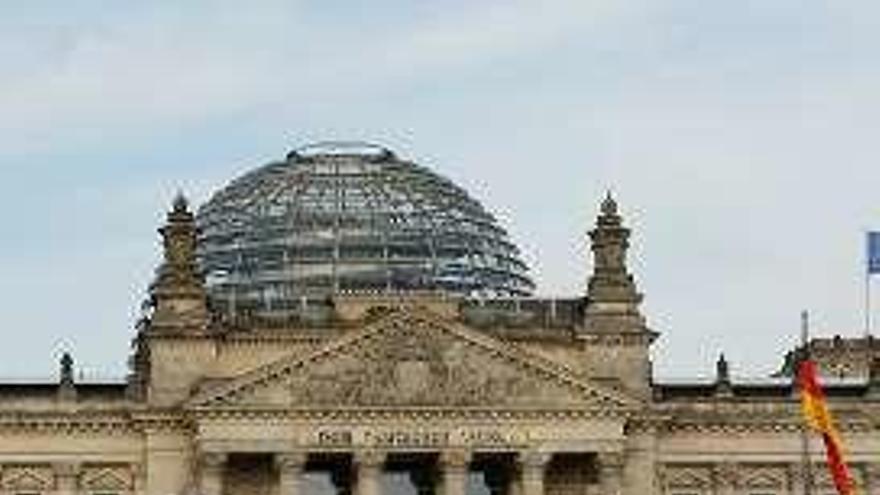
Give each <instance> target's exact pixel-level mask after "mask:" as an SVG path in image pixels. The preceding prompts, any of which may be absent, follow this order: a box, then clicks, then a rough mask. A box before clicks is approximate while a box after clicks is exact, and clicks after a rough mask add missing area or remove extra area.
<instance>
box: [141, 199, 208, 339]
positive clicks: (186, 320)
mask: <svg viewBox="0 0 880 495" xmlns="http://www.w3.org/2000/svg"><path fill="white" fill-rule="evenodd" d="M159 233H160V234H161V235H162V243H163V248H164V260H165V261H164V263H163V264H162V266H161V267H160V268H159V274H158V277H157V279H156V282H155V283H154V284H153V287H152V289H151V294H152V296H153V304H154V305H155V308H156V309H155V313H154V317H153V321H152V324H153V327H154V328H156V329H159V328H162V327H165V328H180V327H190V328H193V327H195V328H201V327H203V326H204V325H205V324H206V322H207V316H208V315H207V302H206V301H207V296H206V292H205V284H204V280H203V278H202V274H201V272H200V271H199V266H198V260H197V259H196V247H197V234H198V232H197V228H196V222H195V216H194V215H193V213H192V212H191V211H190V209H189V203H188V202H187V200H186V197H184V196H183V194H178V195H177V197H176V198H175V199H174V203H173V206H172V209H171V211H170V212H168V216H167V222H166V224H165V226H163V227H162V228H160V229H159Z"/></svg>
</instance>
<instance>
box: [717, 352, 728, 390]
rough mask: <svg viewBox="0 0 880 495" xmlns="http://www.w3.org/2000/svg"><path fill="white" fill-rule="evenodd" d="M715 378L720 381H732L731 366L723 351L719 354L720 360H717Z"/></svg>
mask: <svg viewBox="0 0 880 495" xmlns="http://www.w3.org/2000/svg"><path fill="white" fill-rule="evenodd" d="M715 379H716V381H717V382H718V383H721V382H730V367H729V364H728V363H727V358H725V357H724V353H723V352H722V353H721V354H719V355H718V361H716V362H715Z"/></svg>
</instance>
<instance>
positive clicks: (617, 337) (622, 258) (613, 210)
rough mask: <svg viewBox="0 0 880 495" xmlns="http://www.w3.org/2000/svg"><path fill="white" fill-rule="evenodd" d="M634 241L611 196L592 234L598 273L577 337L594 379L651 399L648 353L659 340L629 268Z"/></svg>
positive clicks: (593, 278) (589, 288)
mask: <svg viewBox="0 0 880 495" xmlns="http://www.w3.org/2000/svg"><path fill="white" fill-rule="evenodd" d="M629 235H630V231H629V229H627V228H626V227H624V225H623V218H622V217H621V216H620V213H618V210H617V202H616V201H614V198H613V197H611V194H608V196H606V197H605V199H604V200H603V201H602V205H601V208H600V213H599V217H598V218H597V219H596V226H595V228H594V229H593V230H591V231H590V242H591V248H592V251H593V273H592V275H591V276H590V279H589V282H588V283H587V297H586V306H585V309H584V317H583V322H582V325H581V326H580V328H579V329H578V332H577V333H578V337H579V338H580V339H582V341H583V342H584V345H585V347H584V350H585V354H584V359H585V361H586V362H587V365H586V366H587V368H588V369H589V370H590V373H591V374H593V375H594V376H596V377H599V378H602V379H609V380H617V381H618V382H619V383H620V385H621V386H622V387H623V388H625V389H627V390H629V391H631V392H633V393H635V394H637V395H639V396H641V397H645V398H647V397H649V396H650V393H651V380H652V379H651V373H652V372H651V362H650V359H649V357H648V349H649V347H650V346H651V343H652V342H653V341H654V339H656V338H657V334H656V333H654V332H653V331H651V330H649V329H648V328H647V326H646V324H645V318H644V317H643V316H642V314H641V312H640V311H639V304H640V303H641V302H642V295H641V294H639V293H638V291H637V290H636V284H635V281H634V279H633V276H632V275H631V274H630V273H629V270H628V269H627V266H626V251H627V249H628V248H629ZM611 349H613V350H611Z"/></svg>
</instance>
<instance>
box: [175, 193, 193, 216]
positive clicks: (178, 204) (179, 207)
mask: <svg viewBox="0 0 880 495" xmlns="http://www.w3.org/2000/svg"><path fill="white" fill-rule="evenodd" d="M173 211H174V212H175V213H187V212H188V211H189V201H187V199H186V196H184V194H183V191H178V192H177V196H175V197H174V210H173Z"/></svg>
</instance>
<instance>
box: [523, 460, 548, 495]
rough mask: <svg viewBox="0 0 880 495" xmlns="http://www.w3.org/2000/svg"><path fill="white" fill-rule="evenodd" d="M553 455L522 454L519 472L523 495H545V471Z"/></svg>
mask: <svg viewBox="0 0 880 495" xmlns="http://www.w3.org/2000/svg"><path fill="white" fill-rule="evenodd" d="M551 455H552V454H548V453H546V452H537V451H529V452H521V453H520V454H519V459H518V460H519V470H520V477H521V480H522V481H521V483H520V488H521V493H522V495H544V471H545V470H546V468H547V463H548V462H549V461H550V457H551Z"/></svg>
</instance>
